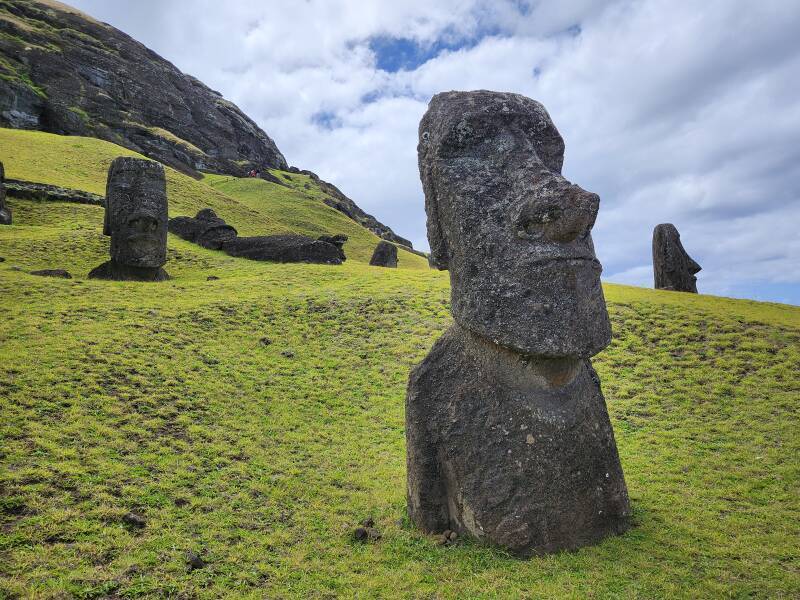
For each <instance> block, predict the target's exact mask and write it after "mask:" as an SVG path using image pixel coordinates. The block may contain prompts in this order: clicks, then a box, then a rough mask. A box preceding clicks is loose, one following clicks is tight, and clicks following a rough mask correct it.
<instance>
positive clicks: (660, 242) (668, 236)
mask: <svg viewBox="0 0 800 600" xmlns="http://www.w3.org/2000/svg"><path fill="white" fill-rule="evenodd" d="M700 271H701V267H700V265H698V264H697V263H696V262H695V261H694V260H693V259H692V257H691V256H689V254H688V253H687V252H686V250H684V249H683V244H681V234H680V233H678V229H677V227H675V225H673V224H672V223H662V224H661V225H656V228H655V229H654V230H653V278H654V280H655V288H656V289H657V290H672V291H676V292H692V293H695V294H696V293H697V277H696V275H697V273H699V272H700Z"/></svg>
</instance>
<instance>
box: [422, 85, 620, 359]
mask: <svg viewBox="0 0 800 600" xmlns="http://www.w3.org/2000/svg"><path fill="white" fill-rule="evenodd" d="M417 153H418V158H419V170H420V177H421V179H422V186H423V189H424V191H425V210H426V212H427V215H428V239H429V241H430V245H431V263H432V264H433V265H434V266H436V267H438V268H440V269H449V270H450V282H451V288H452V306H453V317H454V318H455V320H456V321H457V322H458V323H459V324H460V325H462V326H464V327H466V328H467V329H470V330H472V331H474V332H475V333H477V334H479V335H481V336H483V337H486V338H488V339H491V340H493V341H494V342H496V343H498V344H500V345H502V346H506V347H508V348H511V349H514V350H516V351H518V352H521V353H524V354H529V355H537V356H546V357H557V356H559V357H574V358H585V357H589V356H592V355H594V354H596V353H597V352H599V351H600V350H602V349H603V348H605V347H606V346H607V345H608V343H609V342H610V339H611V327H610V324H609V320H608V313H607V311H606V305H605V299H604V298H603V291H602V288H601V287H600V272H601V270H602V269H601V266H600V263H599V261H598V260H597V258H596V256H595V253H594V246H593V244H592V237H591V233H590V232H591V229H592V226H593V225H594V221H595V217H596V216H597V209H598V205H599V198H598V196H597V195H596V194H592V193H590V192H587V191H585V190H583V189H581V188H580V187H578V186H577V185H574V184H572V183H570V182H569V181H567V180H566V179H565V178H564V177H562V176H561V165H562V163H563V161H564V141H563V140H562V138H561V135H560V134H559V133H558V130H557V129H556V127H555V125H554V124H553V122H552V121H551V119H550V115H548V114H547V111H546V110H545V108H544V107H543V106H542V105H541V104H539V103H538V102H536V101H534V100H531V99H529V98H526V97H524V96H520V95H517V94H507V93H498V92H489V91H477V92H446V93H442V94H437V95H436V96H434V97H433V99H432V100H431V102H430V105H429V106H428V111H427V112H426V113H425V116H424V117H423V118H422V121H421V123H420V127H419V146H418V147H417Z"/></svg>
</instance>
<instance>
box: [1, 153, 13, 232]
mask: <svg viewBox="0 0 800 600" xmlns="http://www.w3.org/2000/svg"><path fill="white" fill-rule="evenodd" d="M5 180H6V171H5V168H4V167H3V163H2V162H0V225H11V209H10V208H8V207H7V206H6V186H5Z"/></svg>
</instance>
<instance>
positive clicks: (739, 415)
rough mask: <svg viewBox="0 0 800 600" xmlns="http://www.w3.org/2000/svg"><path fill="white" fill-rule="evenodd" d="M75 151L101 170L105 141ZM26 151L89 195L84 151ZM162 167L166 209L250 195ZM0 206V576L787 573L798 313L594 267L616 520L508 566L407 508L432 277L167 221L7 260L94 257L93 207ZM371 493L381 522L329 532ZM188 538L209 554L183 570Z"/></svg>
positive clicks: (233, 203)
mask: <svg viewBox="0 0 800 600" xmlns="http://www.w3.org/2000/svg"><path fill="white" fill-rule="evenodd" d="M7 135H8V134H7V133H6V132H0V140H3V142H5V141H6V140H7V139H8V137H3V136H7ZM48 139H49V138H48ZM59 142H61V140H59ZM70 143H76V144H89V142H87V141H85V140H70ZM67 145H69V144H67ZM90 147H91V149H92V152H94V151H95V150H96V147H94V146H92V145H90ZM3 148H4V146H0V149H3ZM85 148H88V147H85ZM65 152H66V150H65ZM56 154H57V153H56V151H55V150H53V156H55V155H56ZM3 155H4V156H3V159H5V161H6V164H7V165H10V168H9V169H8V170H9V175H10V176H12V177H13V176H18V177H23V170H24V169H23V167H22V166H20V162H21V161H20V160H19V159H17V158H16V157H15V158H12V159H8V158H7V157H8V155H7V153H6V152H5V151H3ZM79 156H80V157H81V158H80V160H82V161H90V160H91V161H96V166H97V168H98V169H99V170H100V172H102V171H103V169H102V168H101V167H103V165H104V164H106V163H105V162H104V161H106V159H107V158H109V157H110V156H109V157H105V158H102V157H95V158H92V156H91V153H90V152H86V151H84V152H75V153H73V154H69V157H70V160H72V159H73V158H74V160H76V161H77V160H78V158H79ZM65 160H66V159H65ZM26 168H27V167H26ZM83 168H85V167H81V169H83ZM28 173H30V174H29V177H30V178H32V179H37V178H38V179H43V177H37V176H34V175H38V174H40V173H44V174H46V175H47V177H51V178H53V179H56V178H57V179H58V180H57V181H53V182H54V183H61V184H64V185H66V184H67V182H68V181H72V182H73V187H84V189H90V191H102V188H100V187H95V188H91V187H89V185H90V184H91V185H95V186H99V183H100V180H97V179H96V176H95V175H93V173H94V170H93V169H87V170H86V171H85V172H80V169H78V168H76V169H75V172H73V171H71V170H69V169H66V168H65V169H64V170H63V171H61V172H60V174H58V175H57V169H51V170H48V168H43V169H42V170H41V171H33V170H31V171H28ZM212 179H213V178H212ZM176 180H178V179H177V176H176V175H175V174H174V173H171V174H170V182H171V183H170V185H171V188H170V189H171V193H172V192H173V191H174V190H179V189H183V190H184V192H180V193H174V194H173V195H171V202H172V204H171V206H172V207H173V208H175V207H181V208H183V207H184V206H186V207H189V206H192V207H194V206H195V205H196V206H201V205H205V204H204V202H205V201H206V200H207V199H209V198H210V199H211V201H214V202H220V206H222V207H223V208H226V209H227V207H230V210H231V211H234V210H236V211H241V212H239V213H236V214H238V215H240V216H241V218H242V219H244V218H245V216H246V215H248V214H253V215H257V218H258V219H262V218H265V217H264V216H262V211H264V212H266V211H267V208H266V207H262V205H261V202H262V200H261V199H260V196H259V195H258V191H257V188H253V187H248V185H249V184H251V183H252V182H244V184H242V183H241V182H231V181H222V180H217V181H212V182H211V183H212V187H213V189H212V187H209V186H208V185H206V184H205V183H203V182H194V181H192V180H188V181H184V180H182V179H181V180H179V181H180V185H176V183H175V182H176ZM51 181H52V179H51ZM81 182H82V185H77V183H81ZM255 185H256V186H260V185H261V184H259V183H256V184H255ZM180 186H185V187H183V188H181V187H180ZM240 186H243V187H240ZM265 189H266V188H265ZM187 190H188V191H187ZM191 190H197V191H198V193H202V194H203V195H202V196H201V197H199V198H195V197H193V196H192V193H193V192H191ZM223 192H224V194H223ZM184 193H185V195H184ZM173 198H174V200H173ZM224 202H227V203H228V204H224ZM287 202H288V200H287ZM12 208H13V209H14V210H15V213H14V217H15V222H16V223H18V225H15V226H13V227H11V228H2V229H1V230H0V236H1V237H0V248H1V250H0V255H1V256H4V257H6V259H7V260H6V261H5V262H3V263H0V297H2V299H3V302H2V306H3V318H2V319H1V320H0V340H2V346H0V414H2V420H0V597H12V598H13V597H23V598H66V597H76V598H108V597H111V598H116V597H125V598H135V597H151V598H163V597H176V598H219V597H250V598H263V597H281V598H288V597H298V598H332V597H337V596H340V597H353V596H357V597H406V598H664V597H668V598H697V597H734V598H744V597H747V598H751V597H757V598H796V597H798V596H800V573H798V564H800V550H799V543H798V540H800V498H799V495H798V483H800V467H798V460H797V456H798V452H800V416H798V398H800V377H799V376H798V372H797V365H798V363H800V309H798V308H795V307H788V306H781V305H768V304H760V303H755V302H746V301H738V300H728V299H721V298H714V297H709V296H693V295H686V294H677V293H669V292H653V291H648V290H642V289H638V288H630V287H624V286H614V285H609V286H606V295H607V299H608V303H609V311H610V314H611V318H612V322H613V328H614V341H613V343H612V344H611V346H610V347H609V348H608V349H606V350H605V351H604V352H602V353H601V354H600V355H599V356H597V357H596V359H595V361H594V364H595V366H596V367H597V370H598V372H599V374H600V377H601V378H602V381H603V388H604V392H605V395H606V398H607V401H608V405H609V411H610V414H611V419H612V422H613V424H614V428H615V431H616V435H617V441H618V445H619V450H620V455H621V458H622V463H623V467H624V469H625V474H626V479H627V482H628V487H629V490H630V494H631V498H632V502H633V510H634V519H635V527H634V528H633V529H632V530H631V531H630V532H629V533H627V534H626V535H624V536H622V537H618V538H613V539H608V540H606V541H604V542H603V543H602V544H600V545H598V546H595V547H591V548H585V549H582V550H580V551H578V552H574V553H564V554H559V555H555V556H547V557H542V558H536V559H532V560H528V561H519V560H515V559H513V558H510V557H508V556H507V555H506V554H504V553H503V552H501V551H499V550H497V549H493V548H488V547H483V546H480V545H478V544H475V543H473V542H469V541H462V542H461V543H459V544H457V545H455V546H453V547H448V548H444V547H440V546H437V545H436V543H435V540H433V539H432V538H430V537H427V536H424V535H422V534H420V533H419V532H418V531H416V530H415V529H414V528H413V527H411V526H410V525H409V523H408V521H407V519H406V518H405V492H404V484H405V458H404V432H403V398H404V393H405V385H406V379H407V376H408V371H409V369H410V368H411V367H412V365H414V364H416V363H417V362H419V361H420V360H421V359H422V358H423V357H424V356H425V354H426V353H427V351H428V349H429V348H430V346H431V344H432V343H433V342H434V340H435V339H436V338H437V337H438V336H439V335H441V333H442V331H443V330H444V329H445V328H446V327H447V326H448V324H449V322H450V313H449V297H448V296H449V286H448V281H447V275H446V274H445V273H439V272H435V271H430V270H413V269H397V270H387V269H377V268H370V267H368V266H366V265H364V264H363V263H360V262H358V261H356V260H352V261H348V262H347V263H346V264H345V265H343V266H341V267H331V266H320V265H275V264H267V263H258V262H251V261H246V260H240V259H233V258H230V257H225V256H221V255H220V254H219V253H216V252H210V251H204V250H203V249H200V248H196V247H194V246H191V245H190V244H184V243H182V242H180V241H178V240H176V239H175V238H173V237H170V242H169V243H170V263H169V270H170V271H171V272H173V274H177V275H178V277H176V279H174V280H172V281H169V282H165V283H163V284H134V283H114V282H101V281H89V280H85V279H75V280H70V281H67V280H55V279H46V278H38V277H34V276H31V275H28V274H27V273H25V272H23V271H16V270H13V269H12V268H11V267H12V266H13V265H15V264H19V265H21V266H23V267H24V268H25V269H28V268H29V267H33V266H40V265H41V266H66V267H68V268H72V269H73V270H74V271H76V272H78V273H83V272H85V271H86V270H88V268H89V267H91V266H94V264H96V263H97V261H98V260H99V259H100V258H102V256H101V255H102V254H103V253H104V252H105V249H106V244H107V242H105V241H104V240H103V239H102V237H101V236H96V238H93V237H92V236H95V235H96V231H95V229H96V228H97V227H99V224H100V215H101V214H102V213H101V212H99V211H98V210H97V209H95V208H93V207H83V206H76V205H67V204H36V203H30V202H27V203H26V202H13V203H12ZM290 208H291V204H287V205H286V206H283V207H282V208H281V209H280V210H281V211H289V210H290ZM309 210H310V208H309ZM221 212H222V211H221ZM225 216H226V217H227V214H226V215H225ZM297 218H298V220H302V217H299V216H298V217H297ZM232 221H233V222H235V223H236V224H237V225H240V226H242V228H243V229H245V227H244V225H245V221H244V220H242V221H241V224H240V222H236V221H235V220H234V219H232ZM259 223H261V221H259ZM246 226H247V227H255V225H254V224H253V223H247V224H246ZM93 240H94V241H93ZM87 244H88V245H87ZM54 254H55V256H53V255H54ZM402 256H405V254H403V255H402ZM92 261H94V263H93V262H92ZM78 267H80V268H78ZM223 267H224V268H223ZM215 270H216V272H218V273H220V274H223V278H222V279H220V280H218V281H211V282H208V281H206V280H205V276H206V274H209V273H212V272H215ZM129 511H134V512H137V513H139V514H141V515H143V516H144V517H145V518H146V520H147V526H146V527H145V528H144V529H142V530H132V529H130V528H129V527H126V525H125V524H124V522H123V516H124V515H125V514H126V513H128V512H129ZM370 515H372V516H374V517H375V519H376V522H377V525H378V527H379V529H380V530H381V531H382V532H383V538H382V539H381V540H380V541H379V542H377V543H374V544H368V545H361V544H357V543H354V542H353V541H352V540H351V538H350V532H351V531H352V529H353V528H354V526H356V525H357V524H358V522H359V521H361V520H362V519H364V518H366V517H367V516H370ZM187 550H192V551H194V552H198V553H200V555H201V556H202V557H203V558H204V559H205V560H206V561H207V566H206V567H205V568H203V569H200V570H196V571H192V572H189V571H188V569H187V567H186V555H185V553H186V551H187Z"/></svg>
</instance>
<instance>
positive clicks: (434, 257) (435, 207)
mask: <svg viewBox="0 0 800 600" xmlns="http://www.w3.org/2000/svg"><path fill="white" fill-rule="evenodd" d="M422 188H423V191H424V192H425V213H426V215H427V217H428V219H427V229H428V243H429V244H430V247H431V255H430V257H429V258H428V263H429V264H430V266H431V267H433V268H435V269H439V270H440V271H447V270H448V269H449V268H450V253H449V252H448V248H447V239H446V238H445V236H444V232H443V231H442V224H441V221H440V219H439V202H438V199H437V197H436V188H435V186H434V185H433V178H432V177H430V176H429V175H428V174H427V173H424V174H423V177H422Z"/></svg>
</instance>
